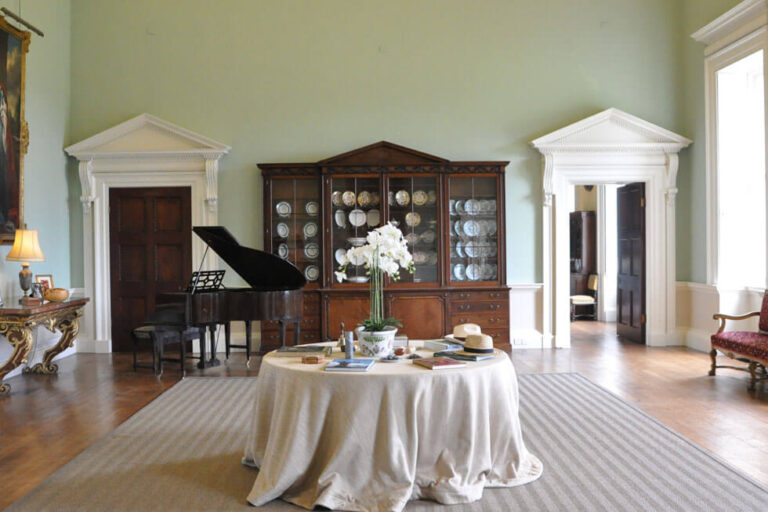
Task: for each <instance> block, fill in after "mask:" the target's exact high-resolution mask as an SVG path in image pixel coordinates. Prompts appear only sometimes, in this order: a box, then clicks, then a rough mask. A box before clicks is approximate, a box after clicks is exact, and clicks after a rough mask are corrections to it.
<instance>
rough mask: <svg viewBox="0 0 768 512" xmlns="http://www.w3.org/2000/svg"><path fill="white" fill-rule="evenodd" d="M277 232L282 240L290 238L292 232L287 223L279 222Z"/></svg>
mask: <svg viewBox="0 0 768 512" xmlns="http://www.w3.org/2000/svg"><path fill="white" fill-rule="evenodd" d="M275 231H277V236H279V237H280V238H288V234H289V233H290V232H291V230H290V228H288V224H286V223H285V222H278V223H277V226H276V227H275Z"/></svg>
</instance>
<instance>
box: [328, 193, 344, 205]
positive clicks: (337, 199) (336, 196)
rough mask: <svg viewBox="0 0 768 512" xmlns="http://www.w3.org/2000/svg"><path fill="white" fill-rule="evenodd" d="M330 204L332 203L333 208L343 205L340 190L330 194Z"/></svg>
mask: <svg viewBox="0 0 768 512" xmlns="http://www.w3.org/2000/svg"><path fill="white" fill-rule="evenodd" d="M331 202H332V203H333V206H341V205H343V204H344V201H342V200H341V190H335V191H334V192H333V194H331Z"/></svg>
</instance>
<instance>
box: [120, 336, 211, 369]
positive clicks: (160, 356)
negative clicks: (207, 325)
mask: <svg viewBox="0 0 768 512" xmlns="http://www.w3.org/2000/svg"><path fill="white" fill-rule="evenodd" d="M199 339H200V331H199V330H198V329H197V328H186V329H183V330H181V329H179V328H177V327H171V326H165V325H145V326H142V327H138V328H136V329H134V330H133V370H134V371H136V369H137V368H151V369H152V370H153V371H154V372H155V375H157V376H160V375H162V374H163V363H164V362H176V363H180V367H181V375H182V377H184V376H185V375H186V371H185V368H184V363H185V361H186V359H187V357H188V356H187V353H186V352H187V342H190V341H192V340H199ZM142 343H150V344H151V345H152V364H151V365H150V364H149V363H139V362H137V360H136V355H137V353H138V350H139V346H140V345H141V344H142ZM174 343H178V344H179V358H178V359H176V358H167V357H165V346H166V345H172V344H174Z"/></svg>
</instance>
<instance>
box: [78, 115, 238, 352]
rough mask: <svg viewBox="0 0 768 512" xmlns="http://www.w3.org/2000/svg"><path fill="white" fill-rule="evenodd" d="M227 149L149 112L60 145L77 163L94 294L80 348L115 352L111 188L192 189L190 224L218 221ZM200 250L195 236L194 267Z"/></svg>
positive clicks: (86, 268) (211, 262)
mask: <svg viewBox="0 0 768 512" xmlns="http://www.w3.org/2000/svg"><path fill="white" fill-rule="evenodd" d="M229 150H230V147H229V146H227V145H225V144H222V143H220V142H216V141H215V140H213V139H209V138H208V137H205V136H203V135H199V134H197V133H194V132H192V131H189V130H187V129H185V128H182V127H180V126H177V125H175V124H172V123H169V122H168V121H164V120H162V119H159V118H157V117H155V116H152V115H150V114H146V113H145V114H141V115H139V116H137V117H134V118H133V119H130V120H128V121H125V122H123V123H120V124H118V125H117V126H113V127H112V128H109V129H107V130H105V131H103V132H101V133H98V134H96V135H94V136H92V137H89V138H87V139H85V140H83V141H81V142H78V143H77V144H73V145H72V146H69V147H67V148H65V151H66V152H67V153H68V154H69V155H71V156H73V157H75V158H77V159H78V161H79V174H80V187H81V195H80V202H81V203H82V205H83V274H84V279H85V291H86V294H87V296H88V297H90V298H91V301H90V302H89V303H88V306H87V307H86V310H85V317H84V319H83V321H82V322H81V324H80V325H81V338H80V339H78V351H79V352H111V351H112V316H111V300H110V299H111V290H110V264H109V190H110V189H111V188H125V187H190V188H191V194H192V225H193V226H208V225H216V224H217V221H218V169H219V159H220V158H221V157H222V156H223V155H224V154H226V153H227V152H229ZM190 236H192V235H191V234H190ZM204 250H205V245H204V243H203V242H202V240H200V239H198V238H197V237H194V236H193V237H192V265H193V268H195V269H196V268H197V267H198V266H199V265H200V261H201V259H202V256H203V253H204ZM211 256H215V255H211ZM211 256H209V257H207V258H206V261H205V263H206V265H205V267H204V268H205V269H207V270H210V269H213V268H216V267H217V266H218V261H217V258H216V257H211Z"/></svg>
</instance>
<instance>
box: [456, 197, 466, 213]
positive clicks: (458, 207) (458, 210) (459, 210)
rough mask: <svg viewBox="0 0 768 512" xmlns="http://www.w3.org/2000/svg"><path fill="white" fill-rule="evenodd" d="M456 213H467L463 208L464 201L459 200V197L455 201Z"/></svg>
mask: <svg viewBox="0 0 768 512" xmlns="http://www.w3.org/2000/svg"><path fill="white" fill-rule="evenodd" d="M456 213H457V214H459V215H464V214H465V213H467V212H466V211H465V210H464V201H463V200H461V199H459V200H458V201H456Z"/></svg>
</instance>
